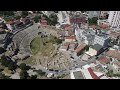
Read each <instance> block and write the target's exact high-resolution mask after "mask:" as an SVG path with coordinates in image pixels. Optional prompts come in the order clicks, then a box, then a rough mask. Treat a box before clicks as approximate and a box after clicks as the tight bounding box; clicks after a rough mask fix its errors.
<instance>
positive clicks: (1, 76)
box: [0, 72, 10, 79]
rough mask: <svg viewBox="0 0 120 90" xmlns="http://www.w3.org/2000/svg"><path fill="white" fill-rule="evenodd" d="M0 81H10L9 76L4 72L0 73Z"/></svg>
mask: <svg viewBox="0 0 120 90" xmlns="http://www.w3.org/2000/svg"><path fill="white" fill-rule="evenodd" d="M0 79H10V78H9V76H5V74H3V73H2V72H0Z"/></svg>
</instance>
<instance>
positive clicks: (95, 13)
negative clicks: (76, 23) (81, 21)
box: [88, 11, 100, 18]
mask: <svg viewBox="0 0 120 90" xmlns="http://www.w3.org/2000/svg"><path fill="white" fill-rule="evenodd" d="M99 16H100V11H89V12H88V18H93V17H99Z"/></svg>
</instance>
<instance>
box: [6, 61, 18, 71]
mask: <svg viewBox="0 0 120 90" xmlns="http://www.w3.org/2000/svg"><path fill="white" fill-rule="evenodd" d="M16 68H17V65H16V64H15V63H14V62H10V63H9V65H8V69H9V70H15V69H16Z"/></svg>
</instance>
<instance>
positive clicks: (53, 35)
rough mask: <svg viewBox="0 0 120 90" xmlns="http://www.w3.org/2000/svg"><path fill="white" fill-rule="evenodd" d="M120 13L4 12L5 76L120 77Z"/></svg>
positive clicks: (0, 70)
mask: <svg viewBox="0 0 120 90" xmlns="http://www.w3.org/2000/svg"><path fill="white" fill-rule="evenodd" d="M119 15H120V11H0V79H120V19H119Z"/></svg>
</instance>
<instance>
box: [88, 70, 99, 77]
mask: <svg viewBox="0 0 120 90" xmlns="http://www.w3.org/2000/svg"><path fill="white" fill-rule="evenodd" d="M88 71H89V73H90V75H91V76H92V78H93V79H100V78H99V77H98V76H97V75H96V74H95V73H94V72H93V70H92V68H88Z"/></svg>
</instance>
